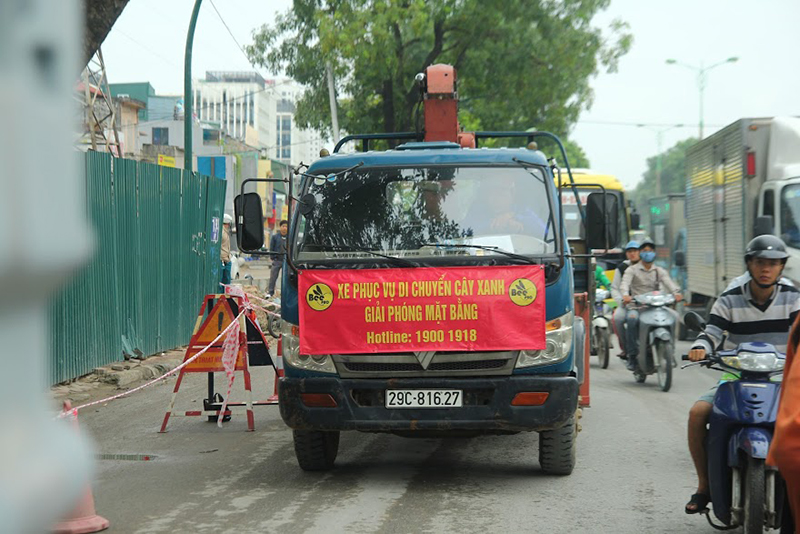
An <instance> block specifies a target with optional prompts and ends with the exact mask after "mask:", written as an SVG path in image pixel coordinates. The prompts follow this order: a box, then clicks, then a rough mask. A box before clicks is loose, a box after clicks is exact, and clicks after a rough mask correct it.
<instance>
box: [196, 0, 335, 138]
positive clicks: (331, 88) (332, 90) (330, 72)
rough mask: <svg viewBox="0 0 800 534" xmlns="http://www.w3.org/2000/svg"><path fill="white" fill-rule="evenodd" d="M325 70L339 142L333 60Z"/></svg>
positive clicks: (333, 120) (332, 115) (333, 121)
mask: <svg viewBox="0 0 800 534" xmlns="http://www.w3.org/2000/svg"><path fill="white" fill-rule="evenodd" d="M198 1H199V0H198ZM325 70H326V71H327V73H328V99H329V100H330V105H331V123H332V125H333V143H334V144H337V143H338V142H339V110H338V108H337V105H336V85H334V83H333V66H332V65H331V62H330V61H328V62H327V63H325Z"/></svg>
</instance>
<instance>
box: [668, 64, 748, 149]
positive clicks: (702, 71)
mask: <svg viewBox="0 0 800 534" xmlns="http://www.w3.org/2000/svg"><path fill="white" fill-rule="evenodd" d="M737 61H739V58H738V57H735V56H734V57H729V58H728V59H726V60H724V61H720V62H719V63H714V64H713V65H711V66H708V67H704V66H703V64H702V63H700V66H699V67H698V66H695V65H687V64H686V63H681V62H680V61H677V60H675V59H668V60H667V65H680V66H681V67H685V68H687V69H690V70H693V71H695V72H696V73H697V87H698V89H699V90H700V139H702V138H703V91H704V90H705V88H706V77H707V75H708V71H710V70H711V69H715V68H717V67H719V66H720V65H724V64H726V63H736V62H737Z"/></svg>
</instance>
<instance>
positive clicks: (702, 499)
mask: <svg viewBox="0 0 800 534" xmlns="http://www.w3.org/2000/svg"><path fill="white" fill-rule="evenodd" d="M709 502H711V497H710V496H708V495H706V494H705V493H695V494H694V495H692V498H691V499H689V502H687V503H686V507H685V508H684V510H685V511H686V513H687V514H699V513H700V512H702V511H703V510H705V509H706V508H708V503H709ZM690 505H694V506H695V508H689V506H690Z"/></svg>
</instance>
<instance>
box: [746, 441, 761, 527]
mask: <svg viewBox="0 0 800 534" xmlns="http://www.w3.org/2000/svg"><path fill="white" fill-rule="evenodd" d="M765 493H766V485H765V481H764V460H760V459H758V458H753V457H752V456H748V457H747V471H746V473H745V477H744V522H743V523H744V525H743V526H744V534H761V533H762V532H764V515H765V506H764V494H765Z"/></svg>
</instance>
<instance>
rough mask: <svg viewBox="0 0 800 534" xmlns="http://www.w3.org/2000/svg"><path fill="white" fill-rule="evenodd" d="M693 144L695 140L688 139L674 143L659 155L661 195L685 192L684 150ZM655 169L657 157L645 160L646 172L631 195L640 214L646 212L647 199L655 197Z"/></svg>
mask: <svg viewBox="0 0 800 534" xmlns="http://www.w3.org/2000/svg"><path fill="white" fill-rule="evenodd" d="M695 143H697V139H695V138H694V137H690V138H689V139H684V140H683V141H679V142H677V143H675V145H674V146H672V147H671V148H669V149H667V150H666V151H664V152H662V153H661V194H662V195H666V194H667V193H683V192H684V191H685V190H686V171H685V161H686V150H687V149H688V148H689V147H690V146H692V145H693V144H695ZM657 167H658V155H655V156H652V157H650V158H647V170H646V171H645V172H644V175H643V176H642V180H641V181H640V182H639V183H638V184H637V186H636V189H635V191H634V193H633V200H634V202H635V203H636V205H637V207H638V209H639V212H641V213H645V212H646V211H647V208H648V201H649V199H651V198H653V197H655V196H656V169H657Z"/></svg>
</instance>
